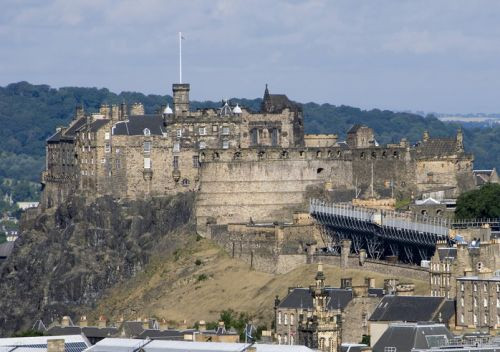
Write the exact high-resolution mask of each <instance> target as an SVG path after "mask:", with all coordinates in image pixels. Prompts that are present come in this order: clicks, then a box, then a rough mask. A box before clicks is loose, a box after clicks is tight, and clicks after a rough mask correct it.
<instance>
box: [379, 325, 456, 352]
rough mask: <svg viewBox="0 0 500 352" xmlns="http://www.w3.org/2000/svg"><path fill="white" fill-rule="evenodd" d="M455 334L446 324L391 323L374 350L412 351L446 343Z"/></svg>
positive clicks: (382, 351)
mask: <svg viewBox="0 0 500 352" xmlns="http://www.w3.org/2000/svg"><path fill="white" fill-rule="evenodd" d="M452 338H453V334H452V333H451V332H450V331H449V330H448V329H447V328H446V327H445V326H444V324H432V323H431V324H429V323H425V324H415V323H414V324H403V323H394V324H390V325H389V328H388V329H387V330H386V331H385V332H384V333H383V334H382V336H381V337H380V339H379V340H378V341H377V342H376V343H375V345H374V346H373V352H384V350H385V348H386V347H395V348H396V349H395V351H398V352H399V351H411V350H412V349H414V348H419V349H421V348H430V347H433V346H439V345H441V344H443V343H446V342H447V341H448V340H450V339H452Z"/></svg>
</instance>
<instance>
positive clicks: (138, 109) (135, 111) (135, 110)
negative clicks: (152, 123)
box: [130, 103, 144, 116]
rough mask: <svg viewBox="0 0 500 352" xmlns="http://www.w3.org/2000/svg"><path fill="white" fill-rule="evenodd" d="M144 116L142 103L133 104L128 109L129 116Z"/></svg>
mask: <svg viewBox="0 0 500 352" xmlns="http://www.w3.org/2000/svg"><path fill="white" fill-rule="evenodd" d="M137 115H144V105H142V103H134V104H132V107H131V108H130V116H137Z"/></svg>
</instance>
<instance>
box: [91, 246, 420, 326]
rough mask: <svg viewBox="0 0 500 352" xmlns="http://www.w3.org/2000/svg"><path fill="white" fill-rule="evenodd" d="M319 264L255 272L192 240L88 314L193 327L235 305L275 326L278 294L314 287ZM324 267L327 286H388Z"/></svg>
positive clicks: (154, 262)
mask: <svg viewBox="0 0 500 352" xmlns="http://www.w3.org/2000/svg"><path fill="white" fill-rule="evenodd" d="M197 260H198V261H197ZM197 264H198V265H197ZM316 268H317V267H316V265H314V264H311V265H304V266H301V267H298V268H296V269H295V270H293V271H291V272H289V273H287V274H283V275H273V274H268V273H263V272H258V271H253V270H250V269H249V268H248V265H247V264H245V263H243V262H242V261H239V260H237V259H233V258H231V257H230V256H229V255H227V254H226V253H225V252H224V251H223V250H222V249H221V248H220V247H217V246H216V245H215V244H213V243H212V242H211V241H210V240H206V239H201V240H198V241H196V240H191V242H190V243H189V244H188V245H187V246H186V247H185V248H183V249H182V250H178V251H176V253H175V254H174V255H173V256H171V257H166V256H164V255H159V256H157V257H155V258H153V259H152V260H151V262H150V264H149V265H148V266H146V267H145V268H144V271H143V272H141V273H139V274H138V275H137V276H135V277H134V278H132V279H130V280H127V281H125V282H123V283H121V284H118V285H116V286H114V287H113V288H112V289H110V290H108V291H107V292H106V293H105V294H104V297H105V298H104V299H103V300H101V301H100V302H99V305H98V307H97V308H96V309H95V310H93V311H92V312H87V313H86V315H87V317H91V318H92V319H97V317H98V316H100V315H105V316H107V317H108V318H111V320H112V321H116V320H118V319H119V318H121V317H123V318H125V319H136V318H138V317H140V318H144V317H156V318H158V319H166V320H167V321H169V322H171V324H172V325H175V324H176V323H177V324H178V323H180V322H182V321H183V320H186V321H187V323H188V325H193V324H194V323H195V322H196V321H198V320H200V319H204V320H206V321H213V320H216V319H217V318H218V317H219V314H220V312H221V311H222V310H227V309H232V310H234V311H236V312H242V313H248V314H249V315H250V316H251V317H253V318H254V321H255V322H256V323H259V325H261V324H264V325H266V324H267V326H268V328H270V322H271V320H272V314H273V309H272V308H273V306H274V298H275V296H276V295H279V296H280V297H283V296H284V295H285V294H286V292H287V289H288V287H291V286H306V287H307V286H309V285H311V283H312V282H313V280H314V279H313V278H314V275H315V273H316ZM324 271H325V275H326V278H327V280H326V282H327V284H328V285H332V286H336V287H339V286H340V278H341V277H352V278H353V279H354V284H360V283H362V281H363V280H364V278H365V277H366V276H370V277H374V278H375V280H376V285H377V286H378V287H382V286H383V279H384V276H383V275H381V274H378V273H371V272H367V271H364V270H351V269H349V270H341V269H340V268H339V267H331V266H325V269H324ZM400 279H401V280H402V281H404V282H408V281H412V282H414V283H415V284H416V293H417V294H424V293H425V294H426V293H427V292H428V288H427V282H423V281H414V280H407V279H406V278H400Z"/></svg>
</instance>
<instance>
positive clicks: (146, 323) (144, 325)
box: [142, 318, 149, 330]
mask: <svg viewBox="0 0 500 352" xmlns="http://www.w3.org/2000/svg"><path fill="white" fill-rule="evenodd" d="M142 328H143V329H144V330H147V329H149V319H148V318H144V319H143V320H142Z"/></svg>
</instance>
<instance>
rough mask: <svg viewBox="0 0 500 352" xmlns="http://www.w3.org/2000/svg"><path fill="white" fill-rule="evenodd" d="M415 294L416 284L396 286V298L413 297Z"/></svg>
mask: <svg viewBox="0 0 500 352" xmlns="http://www.w3.org/2000/svg"><path fill="white" fill-rule="evenodd" d="M414 293H415V284H411V283H402V284H398V285H397V286H396V296H413V294H414Z"/></svg>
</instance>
